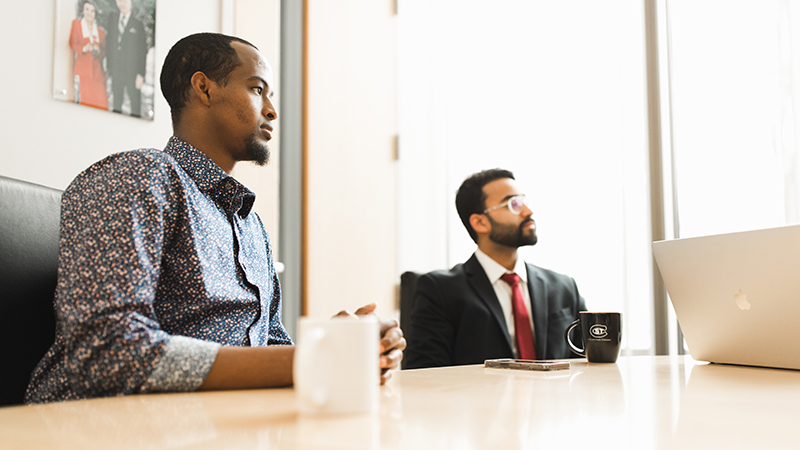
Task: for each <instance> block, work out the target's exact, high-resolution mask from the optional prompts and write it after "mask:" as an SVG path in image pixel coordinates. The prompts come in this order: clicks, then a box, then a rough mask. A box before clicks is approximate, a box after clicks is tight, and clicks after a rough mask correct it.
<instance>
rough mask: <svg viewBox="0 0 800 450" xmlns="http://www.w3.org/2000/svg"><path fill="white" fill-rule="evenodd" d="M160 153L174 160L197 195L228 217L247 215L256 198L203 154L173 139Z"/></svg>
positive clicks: (183, 142) (175, 138) (181, 141)
mask: <svg viewBox="0 0 800 450" xmlns="http://www.w3.org/2000/svg"><path fill="white" fill-rule="evenodd" d="M164 153H166V154H168V155H169V156H171V157H173V158H175V161H177V162H178V165H179V166H181V169H183V171H184V172H186V174H187V175H189V177H190V178H191V179H192V180H194V182H195V184H196V185H197V188H198V189H200V192H202V193H204V194H205V195H207V196H208V197H209V198H211V199H212V200H214V202H216V203H217V204H218V205H219V206H220V207H221V208H222V209H223V210H225V212H227V213H228V215H232V214H234V213H237V214H239V216H240V217H242V218H245V217H247V215H248V214H250V210H251V209H253V203H254V202H255V200H256V195H255V194H254V193H253V192H252V191H251V190H250V189H247V187H245V186H244V185H243V184H242V183H239V182H238V181H236V180H235V179H234V178H233V177H231V176H230V175H228V174H227V173H225V171H224V170H222V169H221V168H220V167H219V166H218V165H217V164H216V163H214V161H212V160H211V158H209V157H208V156H206V154H205V153H203V152H201V151H200V150H198V149H196V148H194V147H193V146H192V145H190V144H188V143H187V142H185V141H183V140H181V139H179V138H177V137H175V136H172V137H171V138H170V139H169V142H168V143H167V147H166V148H165V149H164Z"/></svg>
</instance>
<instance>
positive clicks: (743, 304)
mask: <svg viewBox="0 0 800 450" xmlns="http://www.w3.org/2000/svg"><path fill="white" fill-rule="evenodd" d="M733 301H735V302H736V306H738V307H739V309H741V310H742V311H744V310H745V309H750V302H748V301H747V294H745V293H744V292H742V290H741V289H739V292H737V293H736V294H734V295H733Z"/></svg>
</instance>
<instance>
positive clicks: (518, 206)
mask: <svg viewBox="0 0 800 450" xmlns="http://www.w3.org/2000/svg"><path fill="white" fill-rule="evenodd" d="M526 205H527V206H530V203H528V199H527V198H526V197H525V196H524V195H515V196H513V197H511V198H509V199H508V200H506V201H504V202H503V203H500V204H499V205H497V206H492V207H491V208H487V209H485V210H484V211H483V214H486V213H488V212H489V211H494V210H495V209H498V208H502V207H503V206H508V210H509V211H511V213H512V214H519V213H521V212H522V207H523V206H526Z"/></svg>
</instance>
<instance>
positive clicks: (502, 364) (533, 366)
mask: <svg viewBox="0 0 800 450" xmlns="http://www.w3.org/2000/svg"><path fill="white" fill-rule="evenodd" d="M483 367H491V368H495V369H518V370H544V371H549V370H564V369H569V361H534V360H531V359H511V358H503V359H487V360H486V361H484V362H483Z"/></svg>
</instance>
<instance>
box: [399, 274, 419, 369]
mask: <svg viewBox="0 0 800 450" xmlns="http://www.w3.org/2000/svg"><path fill="white" fill-rule="evenodd" d="M422 275H423V274H422V273H419V272H413V271H408V272H404V273H403V274H402V275H400V328H401V329H402V330H403V333H404V334H405V337H406V340H408V339H409V334H408V333H409V331H411V310H412V309H413V307H414V292H415V291H416V290H417V280H418V279H419V277H421V276H422ZM400 366H401V367H405V362H401V363H400Z"/></svg>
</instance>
